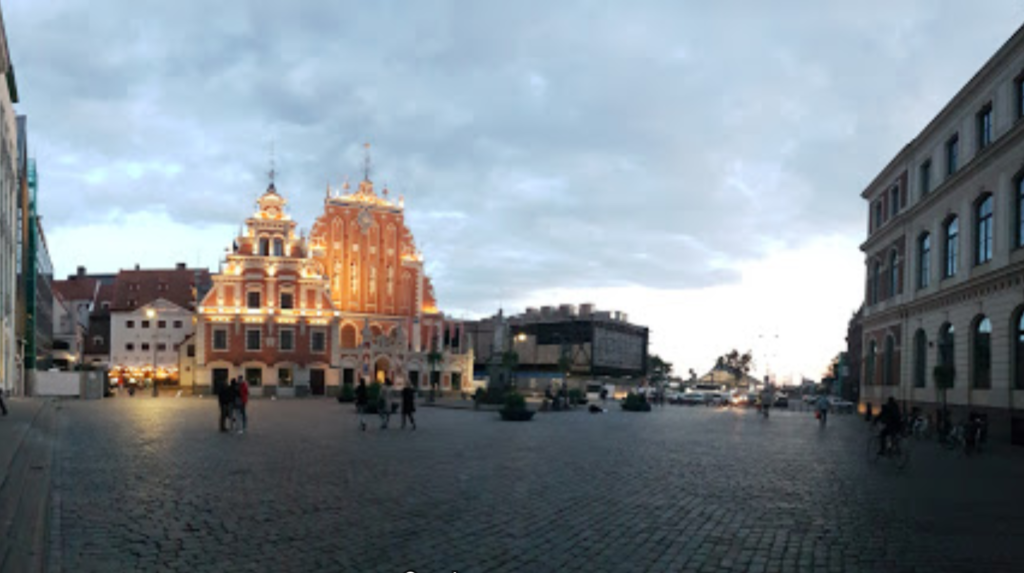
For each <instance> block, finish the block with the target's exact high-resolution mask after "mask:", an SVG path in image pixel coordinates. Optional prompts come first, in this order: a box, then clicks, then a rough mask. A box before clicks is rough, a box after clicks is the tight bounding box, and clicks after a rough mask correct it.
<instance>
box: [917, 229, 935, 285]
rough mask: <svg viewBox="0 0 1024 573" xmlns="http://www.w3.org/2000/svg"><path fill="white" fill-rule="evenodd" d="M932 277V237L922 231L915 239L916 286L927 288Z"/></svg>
mask: <svg viewBox="0 0 1024 573" xmlns="http://www.w3.org/2000/svg"><path fill="white" fill-rule="evenodd" d="M931 277H932V237H931V235H929V234H928V233H922V234H921V236H920V237H918V239H917V287H918V288H927V287H928V284H929V283H930V281H931Z"/></svg>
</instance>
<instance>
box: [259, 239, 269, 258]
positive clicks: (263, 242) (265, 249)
mask: <svg viewBox="0 0 1024 573" xmlns="http://www.w3.org/2000/svg"><path fill="white" fill-rule="evenodd" d="M268 255H270V240H269V239H267V238H266V237H260V256H262V257H266V256H268Z"/></svg>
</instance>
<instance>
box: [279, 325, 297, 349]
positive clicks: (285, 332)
mask: <svg viewBox="0 0 1024 573" xmlns="http://www.w3.org/2000/svg"><path fill="white" fill-rule="evenodd" d="M279 346H280V348H281V350H283V351H291V350H295V329H293V328H282V329H281V334H280V344H279Z"/></svg>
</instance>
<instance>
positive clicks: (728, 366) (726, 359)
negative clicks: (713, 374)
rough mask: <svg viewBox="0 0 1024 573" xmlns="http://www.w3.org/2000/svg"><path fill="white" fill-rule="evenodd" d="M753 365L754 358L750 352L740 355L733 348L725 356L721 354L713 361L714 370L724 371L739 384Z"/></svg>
mask: <svg viewBox="0 0 1024 573" xmlns="http://www.w3.org/2000/svg"><path fill="white" fill-rule="evenodd" d="M753 365H754V356H753V355H752V354H751V353H750V351H749V350H748V351H746V352H744V353H742V354H741V353H740V351H739V350H736V349H735V348H734V349H732V350H730V351H729V352H728V353H727V354H723V355H722V356H719V357H718V360H716V361H715V368H716V369H718V370H725V371H726V372H729V373H730V374H732V375H733V377H734V378H735V379H736V383H737V384H740V383H741V382H742V381H743V380H745V379H746V377H747V376H748V375H749V374H750V369H751V368H752V367H753Z"/></svg>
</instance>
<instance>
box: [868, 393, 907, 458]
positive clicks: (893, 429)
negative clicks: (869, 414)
mask: <svg viewBox="0 0 1024 573" xmlns="http://www.w3.org/2000/svg"><path fill="white" fill-rule="evenodd" d="M875 422H881V423H882V432H881V433H880V434H878V455H880V456H881V455H885V450H886V444H887V440H888V439H889V438H893V437H896V436H898V435H899V432H900V426H901V425H902V423H903V415H902V414H901V413H900V407H899V404H897V403H896V398H893V397H892V396H889V400H888V401H887V402H886V403H885V404H883V405H882V410H881V411H880V412H879V413H878V417H877V418H875Z"/></svg>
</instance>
